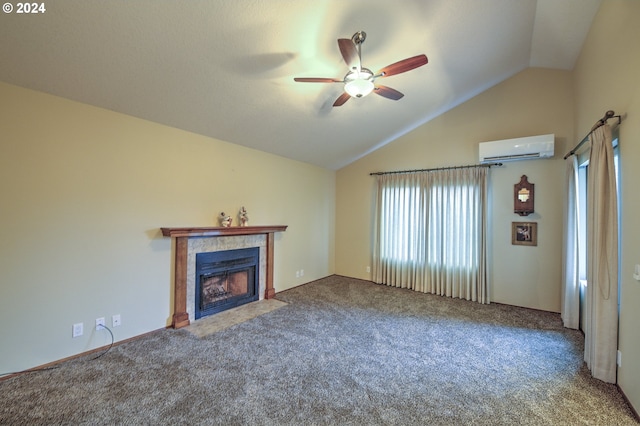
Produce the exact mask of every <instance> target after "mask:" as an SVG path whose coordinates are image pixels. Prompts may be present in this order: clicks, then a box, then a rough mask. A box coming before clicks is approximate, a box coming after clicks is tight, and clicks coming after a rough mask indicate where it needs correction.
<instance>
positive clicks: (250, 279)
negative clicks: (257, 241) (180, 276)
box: [194, 247, 260, 319]
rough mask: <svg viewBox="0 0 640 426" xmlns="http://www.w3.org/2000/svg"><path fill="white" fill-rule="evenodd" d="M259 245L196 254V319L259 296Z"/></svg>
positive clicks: (242, 303)
mask: <svg viewBox="0 0 640 426" xmlns="http://www.w3.org/2000/svg"><path fill="white" fill-rule="evenodd" d="M259 265H260V248H259V247H251V248H244V249H237V250H224V251H216V252H208V253H197V254H196V268H195V269H196V271H195V274H196V276H195V284H196V288H195V312H194V314H195V319H199V318H202V317H205V316H208V315H212V314H215V313H216V312H221V311H225V310H227V309H231V308H235V307H237V306H241V305H244V304H245V303H249V302H253V301H256V300H258V299H259V296H260V295H259V280H258V277H259Z"/></svg>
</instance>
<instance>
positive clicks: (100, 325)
mask: <svg viewBox="0 0 640 426" xmlns="http://www.w3.org/2000/svg"><path fill="white" fill-rule="evenodd" d="M96 330H104V317H102V318H96Z"/></svg>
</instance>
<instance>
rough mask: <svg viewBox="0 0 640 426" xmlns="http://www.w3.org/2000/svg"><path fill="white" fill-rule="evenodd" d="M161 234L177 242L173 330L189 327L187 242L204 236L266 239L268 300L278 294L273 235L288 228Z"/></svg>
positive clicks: (168, 231)
mask: <svg viewBox="0 0 640 426" xmlns="http://www.w3.org/2000/svg"><path fill="white" fill-rule="evenodd" d="M160 229H161V230H162V235H163V236H165V237H172V238H175V239H176V254H175V255H176V264H175V291H174V302H173V306H174V309H173V321H172V325H173V327H174V328H181V327H185V326H187V325H189V323H190V321H189V313H188V312H187V250H188V244H187V240H188V239H189V238H201V237H226V236H235V235H258V234H264V235H266V237H267V247H266V248H267V254H266V257H267V259H266V261H267V270H266V271H265V272H266V289H265V292H264V297H265V299H272V298H273V297H275V295H276V291H275V290H274V288H273V248H274V233H276V232H283V231H285V230H286V229H287V225H273V226H230V227H228V228H224V227H197V228H160Z"/></svg>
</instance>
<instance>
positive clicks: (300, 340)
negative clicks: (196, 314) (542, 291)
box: [0, 276, 638, 425]
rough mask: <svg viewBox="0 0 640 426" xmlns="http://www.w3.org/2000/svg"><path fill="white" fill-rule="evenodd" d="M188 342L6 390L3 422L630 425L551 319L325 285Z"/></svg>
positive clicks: (150, 341) (88, 363)
mask: <svg viewBox="0 0 640 426" xmlns="http://www.w3.org/2000/svg"><path fill="white" fill-rule="evenodd" d="M277 298H278V299H279V300H281V301H283V302H286V305H284V306H281V307H279V308H278V309H275V310H273V311H271V312H268V313H264V314H262V315H259V316H257V317H255V318H253V319H248V320H247V321H245V322H242V323H239V324H236V325H233V326H231V327H228V328H224V329H221V330H219V331H217V332H213V333H210V334H208V335H206V336H204V337H201V338H200V337H197V336H196V335H194V334H192V333H191V332H189V331H186V330H184V329H182V330H171V329H168V330H161V331H158V332H156V333H152V334H150V335H147V336H144V337H142V338H140V339H137V340H135V341H132V342H128V343H125V344H122V345H119V346H116V347H114V348H113V349H112V350H111V351H110V352H109V353H107V354H106V355H105V356H103V357H101V358H99V359H97V360H92V359H91V358H92V356H87V357H82V358H79V359H76V360H73V361H69V362H65V363H63V364H60V366H59V368H57V369H54V370H50V371H42V372H38V373H30V374H24V375H21V376H19V377H14V378H12V379H9V380H4V381H1V382H0V393H1V394H2V399H1V401H2V402H1V403H0V424H10V425H21V424H24V425H36V424H37V425H40V424H42V425H45V424H46V425H50V424H63V425H67V424H69V425H107V424H108V425H113V424H122V425H125V424H126V425H129V424H132V425H133V424H135V425H139V424H149V425H150V424H154V425H155V424H163V425H164V424H167V425H169V424H170V425H178V424H196V425H208V424H211V425H218V424H219V425H325V424H340V425H365V424H366V425H471V424H473V425H515V424H518V425H580V424H585V425H634V424H638V423H637V422H636V421H635V420H634V418H633V416H632V413H631V411H630V409H629V407H628V406H627V405H626V403H625V401H624V399H623V398H622V396H621V395H620V394H619V392H618V390H617V388H616V387H615V386H614V385H609V384H605V383H602V382H600V381H598V380H595V379H593V378H591V377H590V375H589V373H588V371H587V370H586V368H585V367H584V365H583V362H582V351H583V338H582V335H581V334H580V333H579V332H576V331H572V330H567V329H564V328H563V327H562V324H561V321H560V317H559V315H557V314H553V313H547V312H540V311H534V310H529V309H522V308H516V307H510V306H505V305H497V304H491V305H480V304H477V303H472V302H467V301H462V300H457V299H448V298H443V297H439V296H433V295H426V294H422V293H416V292H413V291H409V290H401V289H396V288H390V287H386V286H379V285H375V284H372V283H369V282H366V281H360V280H355V279H349V278H344V277H339V276H331V277H328V278H325V279H322V280H319V281H316V282H313V283H310V284H307V285H304V286H301V287H297V288H294V289H291V290H288V291H285V292H282V293H278V295H277Z"/></svg>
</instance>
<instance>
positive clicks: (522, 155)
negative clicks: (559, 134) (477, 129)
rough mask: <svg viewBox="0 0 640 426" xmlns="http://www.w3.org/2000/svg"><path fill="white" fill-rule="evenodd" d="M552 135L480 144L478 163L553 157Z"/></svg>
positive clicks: (553, 137) (553, 136)
mask: <svg viewBox="0 0 640 426" xmlns="http://www.w3.org/2000/svg"><path fill="white" fill-rule="evenodd" d="M554 139H555V135H554V134H549V135H540V136H529V137H526V138H516V139H505V140H501V141H493V142H481V143H480V145H479V153H480V162H481V163H491V162H494V161H497V162H499V161H514V160H532V159H536V158H549V157H553V142H554Z"/></svg>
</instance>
